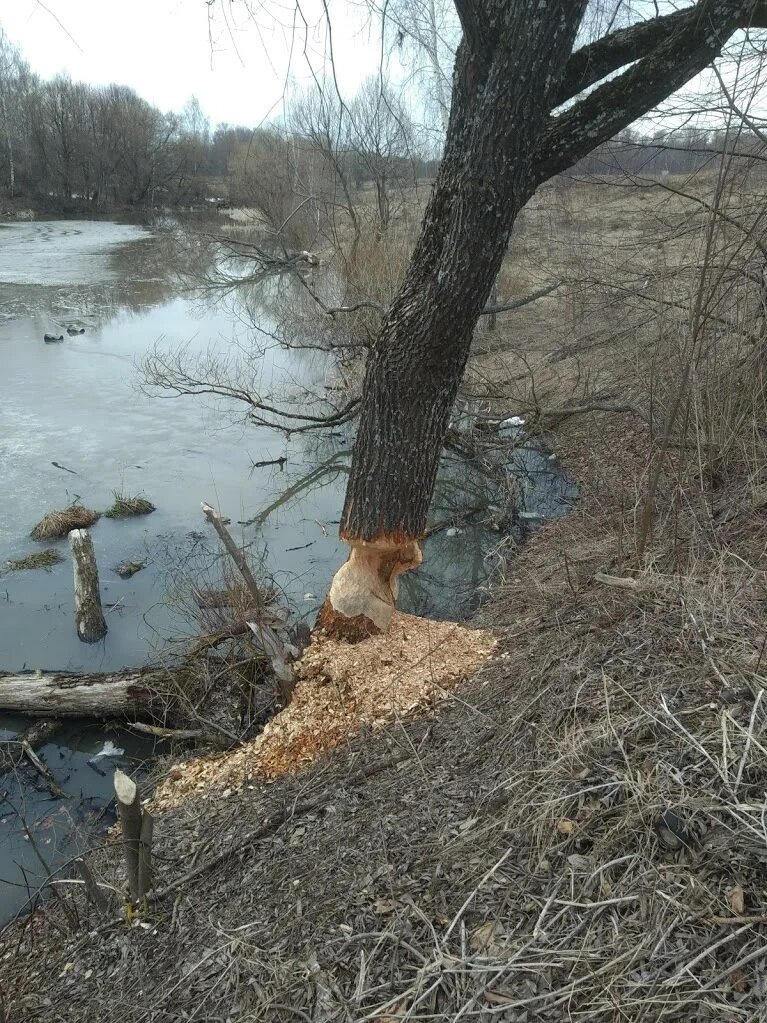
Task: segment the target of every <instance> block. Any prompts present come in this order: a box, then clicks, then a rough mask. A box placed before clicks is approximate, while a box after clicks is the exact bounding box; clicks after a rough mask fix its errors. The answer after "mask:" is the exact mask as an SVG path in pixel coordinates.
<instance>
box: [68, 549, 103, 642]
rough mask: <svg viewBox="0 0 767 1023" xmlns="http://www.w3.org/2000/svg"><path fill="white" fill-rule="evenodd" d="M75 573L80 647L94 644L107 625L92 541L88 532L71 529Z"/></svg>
mask: <svg viewBox="0 0 767 1023" xmlns="http://www.w3.org/2000/svg"><path fill="white" fill-rule="evenodd" d="M69 546H70V547H71V548H72V560H73V564H74V571H75V624H76V626H77V635H78V637H79V638H80V639H81V640H82V641H83V643H97V642H98V641H99V640H100V639H103V638H104V636H106V634H107V623H106V619H105V618H104V612H103V611H102V610H101V593H100V592H99V570H98V566H97V565H96V555H95V553H94V551H93V541H92V540H91V536H90V533H89V532H88V530H87V529H73V530H72V531H71V533H70V534H69Z"/></svg>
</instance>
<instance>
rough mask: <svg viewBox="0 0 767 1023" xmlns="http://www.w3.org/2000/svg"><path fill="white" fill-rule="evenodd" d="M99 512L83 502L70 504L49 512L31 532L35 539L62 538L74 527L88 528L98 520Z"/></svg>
mask: <svg viewBox="0 0 767 1023" xmlns="http://www.w3.org/2000/svg"><path fill="white" fill-rule="evenodd" d="M99 518H100V516H99V513H98V512H95V511H92V510H91V509H90V508H86V507H84V506H83V505H81V504H70V506H69V507H68V508H62V509H61V511H52V512H48V514H47V515H44V516H43V518H42V519H40V521H39V522H38V523H37V525H36V526H35V527H34V529H33V530H32V532H31V533H30V534H29V535H30V536H31V538H32V539H33V540H60V539H61V538H62V537H64V536H66V535H67V534H68V533H69V532H71V530H73V529H87V528H88V527H89V526H92V525H93V523H94V522H98V520H99Z"/></svg>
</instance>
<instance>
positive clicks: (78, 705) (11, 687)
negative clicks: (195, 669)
mask: <svg viewBox="0 0 767 1023" xmlns="http://www.w3.org/2000/svg"><path fill="white" fill-rule="evenodd" d="M181 678H183V670H182V669H181V668H179V669H176V670H175V671H171V670H169V671H165V670H163V671H159V670H158V671H152V670H145V671H141V670H139V671H136V670H133V671H123V672H115V673H112V674H100V673H98V674H84V675H75V674H71V673H68V672H46V673H42V672H31V673H29V674H10V673H5V672H0V710H7V711H16V712H17V713H20V714H35V715H38V714H41V715H44V716H46V717H50V716H55V717H97V718H104V717H128V718H136V717H146V716H151V713H152V711H153V710H155V709H156V708H157V706H158V705H159V704H160V702H161V701H162V698H163V695H165V696H167V695H168V694H169V693H170V692H171V690H172V685H173V682H174V681H178V680H179V679H181Z"/></svg>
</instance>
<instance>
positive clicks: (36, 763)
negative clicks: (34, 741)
mask: <svg viewBox="0 0 767 1023" xmlns="http://www.w3.org/2000/svg"><path fill="white" fill-rule="evenodd" d="M21 748H22V750H23V751H24V756H25V757H26V758H27V760H28V761H29V762H30V764H31V765H32V766H33V767H34V769H35V770H36V771H37V773H38V774H40V775H42V777H43V778H44V779H45V784H46V785H47V786H48V788H49V789H50V792H51V795H52V796H54V797H55V798H56V799H69V796H68V795H67V793H66V792H65V791H64V789H62V787H61V786H60V785H59V784H58V782H57V781H56V779H55V778H54V777H53V774H52V773H51V771H50V770H49V769H48V768H47V767H46V766H45V764H44V763H43V762H42V760H41V759H40V758H39V757H38V755H37V754H36V753H35V751H34V750H33V749H32V747H31V746H30V744H29V743H28V742H26V741H25V740H22V742H21Z"/></svg>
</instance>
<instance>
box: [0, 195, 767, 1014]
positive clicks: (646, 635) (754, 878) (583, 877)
mask: <svg viewBox="0 0 767 1023" xmlns="http://www.w3.org/2000/svg"><path fill="white" fill-rule="evenodd" d="M622 201H624V202H625V200H622ZM589 210H593V212H591V213H590V212H589ZM576 212H577V213H578V215H576ZM576 212H573V213H572V216H573V222H572V231H573V232H574V233H575V234H578V235H580V237H581V239H582V242H583V245H584V247H585V246H586V245H587V244H588V237H587V231H588V229H589V226H590V225H591V228H592V229H593V231H594V232H595V234H596V233H597V232H598V231H603V230H604V229H605V228H604V227H603V225H604V224H606V225H607V226H608V227H609V223H610V221H609V218H607V217H606V214H605V206H604V204H601V205H600V206H598V207H597V206H596V205H594V206H593V207H588V209H586V208H585V207H584V209H583V210H581V211H576ZM640 217H641V218H646V217H647V214H646V211H643V212H642V213H641V214H639V213H638V214H637V221H639V219H640ZM589 218H591V219H589ZM597 219H599V220H600V224H599V225H598V226H597V227H595V226H594V221H595V220H597ZM623 223H624V230H625V231H626V232H627V234H629V235H630V227H631V225H630V224H627V213H626V210H625V209H624V211H623ZM567 242H568V239H567V238H565V239H563V241H562V245H563V248H564V247H566V245H567ZM654 245H655V240H654V239H650V240H649V242H648V246H649V247H653V246H654ZM629 251H631V252H633V251H635V239H634V238H631V237H630V238H629V242H627V246H626V252H629ZM626 252H624V253H623V255H626ZM643 255H644V253H643ZM687 255H689V243H688V253H687ZM626 258H628V256H626ZM512 269H513V268H512ZM606 269H607V270H611V271H613V272H614V267H608V268H606ZM624 269H625V268H624ZM590 271H591V273H592V275H593V274H594V273H595V268H594V261H593V259H592V260H590ZM573 276H575V275H574V274H573ZM664 286H665V282H664ZM606 287H607V285H606V284H604V285H595V284H594V283H593V281H591V282H590V283H589V285H588V287H583V288H577V287H575V286H574V285H572V284H571V285H570V287H569V288H568V290H567V291H566V293H565V294H563V295H561V296H560V295H555V296H552V297H550V298H546V299H545V300H543V301H542V302H539V303H536V304H535V305H534V306H532V307H529V308H526V309H525V310H523V311H522V312H521V314H520V316H518V317H515V319H514V322H513V331H512V330H511V329H510V330H509V332H508V333H506V332H499V334H498V335H497V336H495V337H493V336H484V335H483V336H480V337H478V339H477V351H476V353H475V356H474V359H473V361H472V365H471V368H470V373H469V378H468V379H469V386H471V387H472V388H473V390H474V392H475V393H476V394H477V395H478V396H481V397H482V398H483V400H485V401H486V402H487V403H488V407H490V409H491V412H492V413H494V414H497V413H501V412H502V411H504V410H506V411H507V410H508V409H509V408H510V407H511V408H514V409H515V410H519V411H521V412H523V413H524V414H526V416H527V418H528V422H530V423H532V424H535V423H537V424H539V428H540V429H541V430H543V431H544V432H545V437H546V440H547V443H548V445H549V447H550V448H551V449H552V450H553V451H555V452H556V453H557V454H558V456H559V457H560V458H561V460H562V461H563V464H564V465H566V466H567V468H568V469H569V471H570V472H571V473H572V475H573V477H574V479H575V480H576V482H577V484H578V487H579V493H580V499H579V501H578V503H577V505H576V506H575V508H574V509H573V511H572V512H571V513H570V514H569V515H568V516H567V517H564V518H562V519H560V520H558V521H556V522H551V523H549V524H547V525H545V526H544V527H542V528H541V529H540V530H539V531H538V532H537V533H536V534H534V535H533V536H532V537H531V538H530V540H529V541H528V542H527V544H526V545H525V546H524V547H523V548H522V549H521V550H520V552H519V553H518V554H517V556H516V557H515V558H514V559H513V560H511V561H509V563H508V566H507V570H506V576H505V580H504V582H503V583H502V584H501V585H499V586H496V587H495V588H494V589H493V590H492V592H491V593H490V595H489V599H488V600H487V602H486V603H485V604H484V606H483V608H482V609H481V610H480V612H479V614H478V616H477V618H476V619H475V622H474V624H475V625H476V626H477V627H481V628H483V629H485V630H491V631H492V633H493V634H494V636H495V638H496V640H497V646H496V648H495V651H494V655H493V657H492V658H491V659H490V660H489V661H488V662H486V663H485V665H484V667H483V668H482V669H481V670H480V671H479V672H478V673H477V674H474V675H473V676H472V677H470V678H467V679H466V680H465V681H464V682H463V683H462V684H460V685H459V686H458V687H457V688H455V689H453V690H452V691H450V692H445V694H444V699H442V701H441V702H440V703H439V704H438V706H437V707H436V708H435V709H434V710H433V711H432V712H431V713H430V714H428V715H425V716H421V717H418V718H415V719H410V718H408V717H407V716H402V717H395V719H394V720H393V721H391V722H390V723H389V724H388V725H387V726H386V727H382V728H378V729H373V730H363V731H362V732H360V733H359V734H357V735H356V736H354V737H348V738H346V739H345V740H344V741H343V742H342V744H341V745H339V746H338V747H337V748H336V749H335V750H334V751H333V752H332V753H330V754H329V755H327V756H325V757H323V758H322V759H320V760H319V761H317V762H316V763H314V764H313V765H311V766H309V767H305V768H304V769H302V770H301V771H299V772H298V773H296V774H284V775H281V776H280V777H278V778H276V779H275V780H273V781H270V782H265V781H264V780H262V779H259V778H258V777H247V776H246V775H244V774H243V776H242V777H240V778H238V777H237V776H236V775H231V776H229V777H228V778H227V779H226V780H224V779H223V778H222V777H221V776H220V775H217V777H216V778H215V779H213V780H212V783H211V784H209V785H202V786H201V787H199V788H198V787H195V788H194V789H193V790H191V791H189V792H187V794H186V796H185V798H183V799H182V800H180V801H177V802H174V803H172V804H171V802H170V801H169V802H168V804H167V809H161V808H160V807H159V806H158V808H157V809H156V817H157V819H156V824H155V841H156V843H157V846H156V851H157V871H158V877H157V889H158V897H157V898H156V899H155V900H154V901H153V902H152V903H151V904H150V906H149V908H148V911H147V912H146V913H145V914H144V915H143V916H142V917H141V918H140V919H139V920H138V921H136V922H135V923H134V925H133V926H129V925H128V924H127V923H126V922H125V921H124V920H122V919H121V918H120V917H119V916H118V915H116V914H114V913H112V914H108V915H106V916H100V915H99V914H98V912H97V910H95V909H94V907H93V906H92V905H91V906H89V905H87V904H86V902H85V900H84V899H83V898H82V897H81V896H80V893H79V892H78V891H77V889H76V888H75V889H74V894H72V891H73V887H74V886H69V887H66V886H62V887H60V888H59V894H60V896H61V899H60V901H59V902H51V903H50V904H49V906H48V908H47V909H46V910H45V911H44V912H40V913H38V914H36V915H35V916H34V917H33V918H31V919H30V920H27V921H24V922H23V923H21V924H19V925H17V926H16V927H14V928H12V929H11V930H10V931H7V932H6V933H5V935H4V939H3V940H4V950H3V953H2V956H3V958H2V968H1V969H2V974H1V975H2V981H3V986H4V988H5V990H6V991H7V992H12V994H7V995H6V998H5V1011H6V1016H7V1019H8V1020H9V1023H11V1021H15V1020H21V1019H35V1020H46V1021H47V1020H51V1021H53V1020H61V1019H71V1020H77V1021H78V1023H86V1021H90V1020H93V1021H94V1023H95V1021H97V1020H98V1021H99V1023H101V1021H103V1020H105V1019H114V1020H120V1023H123V1021H125V1023H127V1021H134V1020H135V1021H138V1020H142V1021H146V1020H155V1019H156V1020H166V1019H183V1018H188V1019H189V1018H194V1019H218V1018H222V1019H233V1020H253V1021H256V1020H258V1021H261V1020H263V1021H267V1020H268V1021H269V1023H272V1021H278V1023H282V1021H288V1020H295V1019H312V1020H314V1019H322V1020H325V1019H327V1020H331V1019H336V1018H340V1019H343V1018H345V1019H351V1020H355V1021H357V1020H360V1021H361V1020H364V1019H370V1020H373V1019H375V1020H379V1021H383V1020H404V1019H414V1018H431V1019H457V1018H459V1017H460V1018H465V1019H473V1018H482V1019H494V1018H498V1019H503V1020H515V1021H516V1020H532V1019H541V1020H546V1021H549V1020H559V1019H584V1020H586V1019H588V1020H589V1021H598V1023H613V1021H614V1020H615V1019H616V1018H618V1016H621V1015H622V1017H624V1018H629V1019H638V1018H642V1019H644V1020H661V1019H662V1020H679V1021H680V1023H681V1021H682V1020H685V1021H686V1020H689V1019H690V1018H699V1019H700V1018H702V1019H717V1020H719V1019H733V1020H734V1019H739V1018H746V1019H748V1018H759V1014H760V1013H763V1012H764V1009H765V1000H764V992H763V986H762V981H761V979H760V973H761V972H762V970H763V967H764V959H765V957H767V946H765V942H764V938H763V924H764V922H765V919H766V918H765V915H764V914H765V906H766V905H767V890H766V889H765V882H764V876H765V875H764V860H765V858H766V856H767V854H766V853H765V839H764V831H763V824H762V822H763V807H764V789H765V785H766V784H767V782H766V779H767V748H766V744H765V742H764V739H763V731H764V710H763V707H762V701H763V687H764V684H765V670H764V665H765V656H764V622H765V615H764V580H765V569H766V568H767V565H765V543H766V541H767V518H766V517H765V508H766V507H767V493H766V492H765V480H764V468H763V467H764V465H765V444H766V443H767V441H765V437H764V434H763V429H762V425H761V424H762V423H763V419H764V409H765V399H764V387H763V385H762V379H763V351H762V347H763V346H762V342H760V341H759V339H758V337H757V342H758V343H755V342H754V341H753V340H752V338H753V334H754V329H755V328H754V324H755V323H757V322H758V321H757V320H756V316H755V309H756V308H757V307H756V306H755V305H754V306H748V305H747V303H746V302H745V300H744V299H743V297H742V295H741V297H740V299H739V301H740V302H741V303H742V305H741V307H740V309H741V313H740V318H739V319H735V320H733V321H731V324H730V330H729V333H728V335H727V339H726V340H727V344H726V348H724V349H722V348H719V347H716V348H715V349H714V350H713V351H712V349H711V347H710V346H709V345H707V346H706V347H701V348H700V349H698V351H699V355H700V358H699V359H698V361H697V363H696V378H695V380H694V386H692V387H691V388H690V391H689V392H683V393H685V394H688V395H689V403H687V404H686V405H685V407H686V408H688V414H686V415H685V416H684V417H682V418H681V419H679V420H676V425H675V422H674V420H673V418H672V417H671V416H670V411H671V409H673V407H674V396H675V395H676V394H678V393H679V388H680V382H681V381H682V380H683V379H685V373H684V367H685V365H686V362H685V353H686V352H688V349H687V348H686V347H685V344H684V341H685V339H686V338H687V339H689V336H690V335H689V324H688V322H687V320H686V317H685V315H684V313H683V312H680V313H679V315H678V316H676V318H675V319H673V320H672V319H670V318H669V315H668V314H666V313H665V312H664V314H663V315H662V316H651V315H648V306H647V305H646V304H645V303H644V301H643V304H642V305H641V306H639V305H638V303H637V301H636V296H635V294H634V293H633V292H632V294H631V297H630V300H629V299H626V300H618V299H616V298H615V295H614V294H613V299H614V301H613V302H612V303H611V304H606V303H605V289H606ZM646 292H647V289H645V293H646ZM666 294H667V293H666ZM722 308H723V307H722V304H721V302H720V304H719V305H718V306H717V315H718V316H719V315H721V314H722ZM745 331H748V334H749V335H750V336H749V337H745V338H744V337H743V332H745ZM717 337H718V336H715V337H714V339H713V340H712V341H711V344H716V343H717ZM714 356H715V358H714ZM704 399H705V400H704ZM650 499H652V503H653V508H654V515H653V517H652V528H651V529H649V528H646V519H645V517H644V515H643V509H644V507H645V506H646V504H647V502H648V500H650ZM310 649H311V648H310ZM275 720H276V719H275ZM323 724H324V721H318V722H317V729H318V731H319V730H321V729H322V727H323ZM182 777H183V771H180V770H179V768H178V766H177V765H175V764H168V766H167V770H166V773H165V778H164V780H163V789H162V790H161V791H168V790H169V789H171V788H172V786H173V785H174V784H175V783H176V781H177V780H179V779H180V778H182ZM91 869H92V870H93V872H94V874H95V876H96V877H97V878H98V879H99V881H101V882H102V883H103V884H104V885H107V886H112V887H114V886H117V887H118V888H119V887H120V886H121V885H122V870H121V865H120V853H119V848H118V847H117V846H116V845H114V846H111V847H109V848H107V849H105V850H102V851H101V852H99V853H98V854H96V855H94V856H93V857H92V859H91ZM65 893H66V898H65V897H64V895H65ZM67 914H68V915H69V916H68V915H67ZM73 914H76V916H73ZM70 918H71V919H70Z"/></svg>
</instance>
